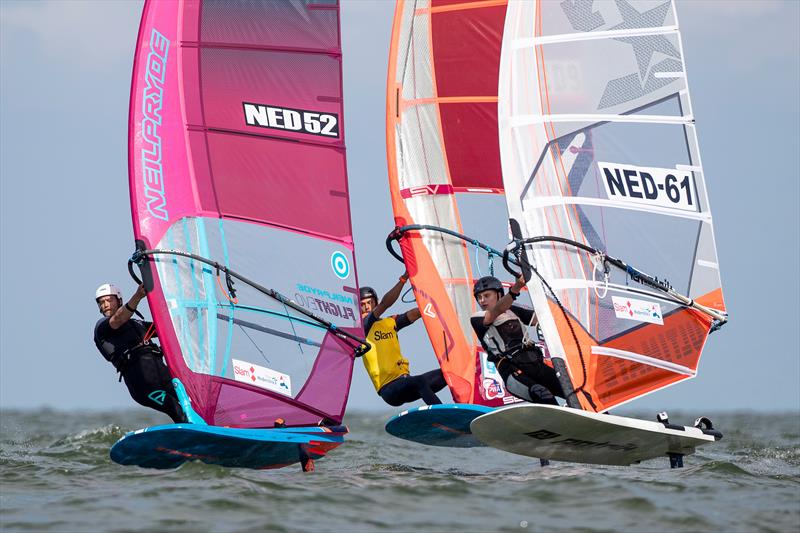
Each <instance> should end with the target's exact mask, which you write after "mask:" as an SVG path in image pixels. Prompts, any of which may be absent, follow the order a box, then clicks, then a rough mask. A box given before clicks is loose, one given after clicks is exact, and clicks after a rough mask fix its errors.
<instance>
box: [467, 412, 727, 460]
mask: <svg viewBox="0 0 800 533" xmlns="http://www.w3.org/2000/svg"><path fill="white" fill-rule="evenodd" d="M470 427H471V428H472V432H473V434H474V435H475V437H477V438H478V439H480V440H481V441H482V442H483V443H484V444H486V445H488V446H492V447H493V448H498V449H500V450H504V451H507V452H511V453H516V454H520V455H527V456H530V457H538V458H541V459H553V460H555V461H566V462H573V463H589V464H603V465H619V466H627V465H631V464H634V463H638V462H640V461H645V460H647V459H655V458H657V457H667V456H669V455H670V454H673V455H677V456H682V455H689V454H691V453H694V451H695V448H696V447H697V446H701V445H703V444H708V443H709V442H714V441H715V440H719V439H721V438H722V434H721V433H719V432H717V431H715V430H713V429H707V430H703V429H699V428H695V427H685V426H675V425H664V424H661V423H659V422H650V421H647V420H638V419H635V418H626V417H622V416H614V415H604V414H599V413H592V412H588V411H581V410H578V409H570V408H567V407H557V406H554V405H540V404H525V405H515V406H512V407H505V408H502V409H497V410H495V411H494V412H492V413H488V414H485V415H483V416H480V417H478V418H476V419H475V420H473V421H472V424H471V425H470Z"/></svg>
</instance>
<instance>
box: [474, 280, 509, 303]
mask: <svg viewBox="0 0 800 533" xmlns="http://www.w3.org/2000/svg"><path fill="white" fill-rule="evenodd" d="M484 291H497V292H499V293H500V296H502V295H503V293H504V292H505V291H504V290H503V284H502V283H500V280H499V279H497V278H496V277H494V276H483V277H482V278H481V279H479V280H477V281H476V282H475V285H473V286H472V294H473V295H474V296H475V297H476V298H477V297H478V294H480V293H482V292H484Z"/></svg>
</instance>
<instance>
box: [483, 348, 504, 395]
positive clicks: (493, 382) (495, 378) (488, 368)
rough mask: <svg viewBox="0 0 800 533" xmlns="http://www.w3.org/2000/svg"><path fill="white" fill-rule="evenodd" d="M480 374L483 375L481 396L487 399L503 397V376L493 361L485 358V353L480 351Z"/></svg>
mask: <svg viewBox="0 0 800 533" xmlns="http://www.w3.org/2000/svg"><path fill="white" fill-rule="evenodd" d="M481 376H482V377H483V383H482V384H483V397H484V398H485V399H487V400H493V399H495V398H504V397H505V395H506V391H505V387H503V378H502V377H501V376H500V372H498V371H497V367H496V366H494V363H492V362H491V361H489V360H488V359H487V356H486V353H484V352H481Z"/></svg>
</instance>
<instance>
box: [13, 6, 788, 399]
mask: <svg viewBox="0 0 800 533" xmlns="http://www.w3.org/2000/svg"><path fill="white" fill-rule="evenodd" d="M393 10H394V4H393V2H388V1H387V2H369V1H343V5H342V36H343V46H344V76H345V80H344V88H345V121H346V128H347V146H348V170H349V178H350V187H351V191H352V193H353V196H352V200H351V202H352V207H353V225H354V229H355V241H356V246H357V256H358V265H359V278H360V280H361V282H362V283H363V284H370V285H373V286H375V287H376V288H377V289H378V290H379V292H383V291H385V290H386V289H388V288H389V287H390V286H391V285H392V284H393V283H394V281H395V280H396V279H397V277H396V276H397V275H398V274H399V273H400V272H401V270H402V269H401V268H400V265H399V263H397V262H396V261H395V260H394V259H392V258H391V257H390V256H389V255H388V254H387V253H386V251H385V248H384V246H383V241H384V239H385V236H386V234H387V233H388V232H389V231H390V230H391V228H392V225H393V224H392V215H391V207H390V203H389V193H388V187H387V181H386V158H385V145H384V138H385V127H384V108H385V101H384V94H385V82H386V64H387V54H388V48H389V36H390V32H391V21H392V13H393ZM140 14H141V2H139V1H130V2H127V1H114V2H100V1H97V2H77V1H54V2H35V1H24V2H13V1H9V0H3V1H0V39H2V41H1V42H0V61H1V62H2V66H1V68H2V70H1V71H0V226H1V227H0V246H1V247H2V248H1V249H0V405H2V406H3V407H34V406H42V405H49V406H54V407H62V408H107V407H122V406H131V405H133V402H132V400H131V399H130V397H129V396H128V393H127V391H126V389H125V386H124V385H123V384H120V383H118V382H117V379H116V374H115V373H114V370H113V368H112V367H111V365H109V364H108V363H106V362H105V361H104V360H103V359H102V358H101V356H100V355H99V354H98V353H97V350H96V349H95V346H94V344H93V342H92V339H91V333H92V328H93V325H94V323H95V321H96V320H97V318H99V314H98V312H97V308H96V306H95V303H94V298H93V296H94V290H95V288H96V287H97V285H99V284H100V283H103V282H105V281H107V280H113V281H116V282H117V283H119V284H120V285H121V286H122V287H123V290H124V291H125V294H126V296H128V295H130V294H131V292H132V291H133V290H134V285H133V283H132V281H131V280H130V278H129V277H128V274H127V270H126V261H127V259H128V257H129V256H130V254H131V251H132V248H133V230H132V226H131V218H130V210H129V200H128V178H127V114H128V98H129V94H128V93H129V90H130V75H131V64H132V58H133V51H134V46H135V41H136V32H137V28H138V24H139V18H140ZM678 17H679V20H680V25H681V29H682V35H683V44H684V52H685V56H686V57H685V60H686V64H687V72H688V79H689V87H690V90H691V94H692V101H693V106H694V112H695V117H696V119H697V125H698V135H699V141H700V150H701V154H702V158H703V165H704V168H705V174H706V180H707V185H708V188H709V194H710V199H711V205H712V212H713V215H714V220H715V230H716V237H717V247H718V252H719V258H720V266H721V272H722V280H723V288H724V292H725V296H726V302H727V305H728V310H729V312H730V315H731V319H730V323H729V324H728V325H726V326H725V327H724V328H723V329H722V330H721V331H719V332H718V333H715V334H714V335H712V336H711V338H710V339H709V341H708V343H707V345H706V349H705V352H704V354H703V359H702V361H701V365H700V372H699V376H698V377H697V378H696V379H694V380H690V381H688V382H684V383H682V384H679V385H676V386H674V387H671V388H669V389H667V390H665V391H662V392H659V393H656V394H653V395H650V396H648V397H646V398H643V399H641V400H639V401H637V402H636V403H635V404H633V406H632V407H634V408H644V409H654V410H656V409H659V410H660V409H666V408H672V409H686V410H688V411H690V412H692V413H694V412H697V413H698V414H699V413H711V412H713V411H714V410H720V409H726V408H754V409H759V410H765V409H799V408H800V386H799V385H798V383H799V382H800V363H798V360H800V348H799V342H800V333H799V331H800V314H799V312H798V309H799V307H800V303H799V302H800V285H799V284H798V276H799V275H800V261H799V260H798V258H799V254H800V252H799V251H798V250H799V249H800V248H799V247H798V245H800V242H798V241H799V240H800V239H799V238H798V231H800V219H798V203H799V202H800V190H799V189H798V183H799V182H800V175H799V172H798V168H800V135H799V134H798V129H799V126H798V124H800V112H799V110H798V102H800V66H799V64H798V63H799V60H798V57H800V43H799V42H798V35H800V2H797V1H794V0H789V1H766V0H758V1H753V2H750V1H743V0H741V1H734V0H731V1H725V2H717V1H709V2H706V1H695V0H691V1H680V2H678ZM497 244H503V243H497ZM398 309H400V308H399V307H398ZM401 341H402V345H403V350H404V353H405V354H406V356H407V357H408V358H409V359H410V360H411V369H412V372H414V373H417V372H422V371H427V370H430V369H431V368H433V367H434V365H435V361H434V357H433V354H432V352H431V351H430V349H429V348H428V346H427V337H426V336H425V334H424V328H423V327H422V325H421V324H418V325H417V326H415V327H414V328H409V329H407V330H404V331H403V332H402V334H401ZM350 407H351V408H352V407H355V408H359V409H370V408H379V409H382V410H386V409H387V406H386V405H385V404H383V402H382V401H381V400H380V399H379V398H378V397H377V395H376V394H375V391H374V389H373V388H372V385H371V384H370V382H369V379H368V378H367V377H366V372H365V371H364V369H363V367H362V365H361V363H360V362H357V364H356V368H355V378H354V380H353V387H352V391H351V396H350Z"/></svg>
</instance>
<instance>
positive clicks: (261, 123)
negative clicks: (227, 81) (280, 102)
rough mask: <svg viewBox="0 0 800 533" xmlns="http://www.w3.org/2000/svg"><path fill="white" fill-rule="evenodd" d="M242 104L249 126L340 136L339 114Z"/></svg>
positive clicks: (245, 119) (324, 135) (323, 135)
mask: <svg viewBox="0 0 800 533" xmlns="http://www.w3.org/2000/svg"><path fill="white" fill-rule="evenodd" d="M242 106H243V108H244V121H245V122H246V123H247V125H248V126H256V127H259V128H269V129H273V130H284V131H296V132H300V133H307V134H309V135H321V136H322V137H333V138H337V137H339V117H338V115H332V114H330V113H317V112H316V111H307V110H305V109H290V108H288V107H275V106H271V105H264V104H251V103H249V102H242Z"/></svg>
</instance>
